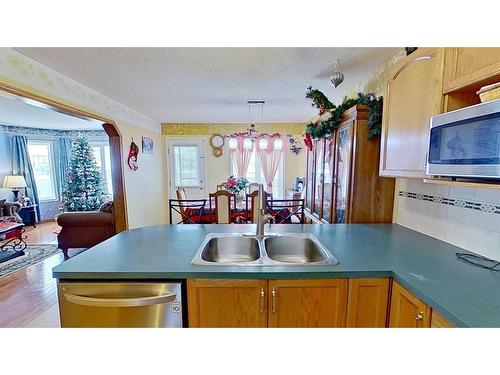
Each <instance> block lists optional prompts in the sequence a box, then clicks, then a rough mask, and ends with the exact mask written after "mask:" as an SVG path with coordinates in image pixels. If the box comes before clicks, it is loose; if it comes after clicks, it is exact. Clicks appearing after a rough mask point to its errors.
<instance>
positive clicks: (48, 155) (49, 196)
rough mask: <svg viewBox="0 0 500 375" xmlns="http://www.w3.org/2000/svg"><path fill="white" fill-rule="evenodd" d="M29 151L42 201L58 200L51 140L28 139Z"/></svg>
mask: <svg viewBox="0 0 500 375" xmlns="http://www.w3.org/2000/svg"><path fill="white" fill-rule="evenodd" d="M28 153H29V156H30V160H31V165H32V167H33V174H34V175H35V182H36V187H37V191H38V199H39V200H40V201H50V200H56V199H57V195H56V180H55V179H56V174H55V169H54V156H53V148H52V142H51V141H28Z"/></svg>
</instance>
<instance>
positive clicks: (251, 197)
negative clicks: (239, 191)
mask: <svg viewBox="0 0 500 375" xmlns="http://www.w3.org/2000/svg"><path fill="white" fill-rule="evenodd" d="M264 197H265V199H266V201H268V200H269V199H272V198H273V195H272V194H270V193H268V192H266V191H265V192H264ZM246 211H247V212H249V213H250V220H249V222H250V223H253V224H255V223H257V220H258V219H257V218H258V216H259V191H258V190H257V191H254V192H252V193H250V194H247V195H246Z"/></svg>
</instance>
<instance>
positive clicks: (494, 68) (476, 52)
mask: <svg viewBox="0 0 500 375" xmlns="http://www.w3.org/2000/svg"><path fill="white" fill-rule="evenodd" d="M499 77H500V48H446V58H445V75H444V92H445V93H448V92H450V91H454V90H459V89H462V88H464V87H467V86H472V85H475V84H476V83H479V84H480V85H483V84H488V83H493V82H496V81H498V78H499ZM489 80H492V81H489Z"/></svg>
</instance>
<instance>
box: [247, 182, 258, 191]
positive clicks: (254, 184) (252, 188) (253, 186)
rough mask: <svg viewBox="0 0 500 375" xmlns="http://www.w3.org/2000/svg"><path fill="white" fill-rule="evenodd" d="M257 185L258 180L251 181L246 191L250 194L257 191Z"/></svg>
mask: <svg viewBox="0 0 500 375" xmlns="http://www.w3.org/2000/svg"><path fill="white" fill-rule="evenodd" d="M259 185H260V184H259V183H258V182H251V183H250V185H248V189H247V193H248V194H251V193H253V192H254V191H259Z"/></svg>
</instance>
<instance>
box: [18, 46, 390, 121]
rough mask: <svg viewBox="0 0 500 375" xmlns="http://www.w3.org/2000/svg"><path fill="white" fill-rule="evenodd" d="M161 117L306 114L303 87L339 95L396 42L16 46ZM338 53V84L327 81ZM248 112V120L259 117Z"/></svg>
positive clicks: (286, 117)
mask: <svg viewBox="0 0 500 375" xmlns="http://www.w3.org/2000/svg"><path fill="white" fill-rule="evenodd" d="M16 50H18V51H19V52H21V53H23V54H25V55H27V56H29V57H31V58H33V59H35V60H37V61H39V62H41V63H43V64H45V65H48V66H49V67H51V68H53V69H55V70H57V71H59V72H60V73H62V74H65V75H67V76H69V77H70V78H73V79H75V80H76V81H79V82H80V83H82V84H84V85H86V86H89V87H91V88H93V89H95V90H97V91H99V92H101V93H102V94H104V95H106V96H109V97H110V98H113V99H115V100H117V101H119V102H121V103H123V104H125V105H127V106H129V107H131V108H133V109H135V110H137V111H140V112H142V113H143V114H145V115H147V116H149V117H152V118H153V119H155V120H158V121H161V122H216V123H238V122H247V121H249V109H248V105H247V100H249V99H264V100H265V101H266V104H265V106H264V118H263V120H264V122H305V121H307V120H308V119H310V118H311V117H312V116H313V115H314V114H315V113H316V110H315V109H314V108H312V107H311V105H310V103H309V102H308V101H307V100H306V99H305V92H306V88H307V87H308V86H309V85H312V86H313V87H315V88H319V89H320V90H322V91H323V92H324V93H325V94H326V95H327V96H328V97H329V98H330V100H332V101H335V102H337V103H338V102H339V101H340V100H341V99H342V98H343V96H344V95H345V94H346V92H347V91H348V90H351V89H353V88H355V87H356V85H357V84H359V82H361V81H363V80H365V79H366V78H367V76H368V74H369V73H371V72H373V71H374V70H375V69H376V68H377V67H378V66H379V65H381V64H382V63H383V62H384V61H386V60H388V59H389V58H390V57H392V56H394V55H395V54H396V53H397V52H398V51H399V50H400V49H398V48H16ZM336 59H339V60H340V61H339V65H340V70H341V71H342V72H343V73H344V75H345V80H344V82H343V83H342V85H341V86H339V87H338V88H334V87H333V86H330V85H329V84H328V78H329V76H330V75H331V73H332V66H333V63H334V61H335V60H336ZM260 117H261V116H260V112H259V115H258V118H257V119H255V118H252V119H251V121H256V122H257V121H260Z"/></svg>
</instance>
